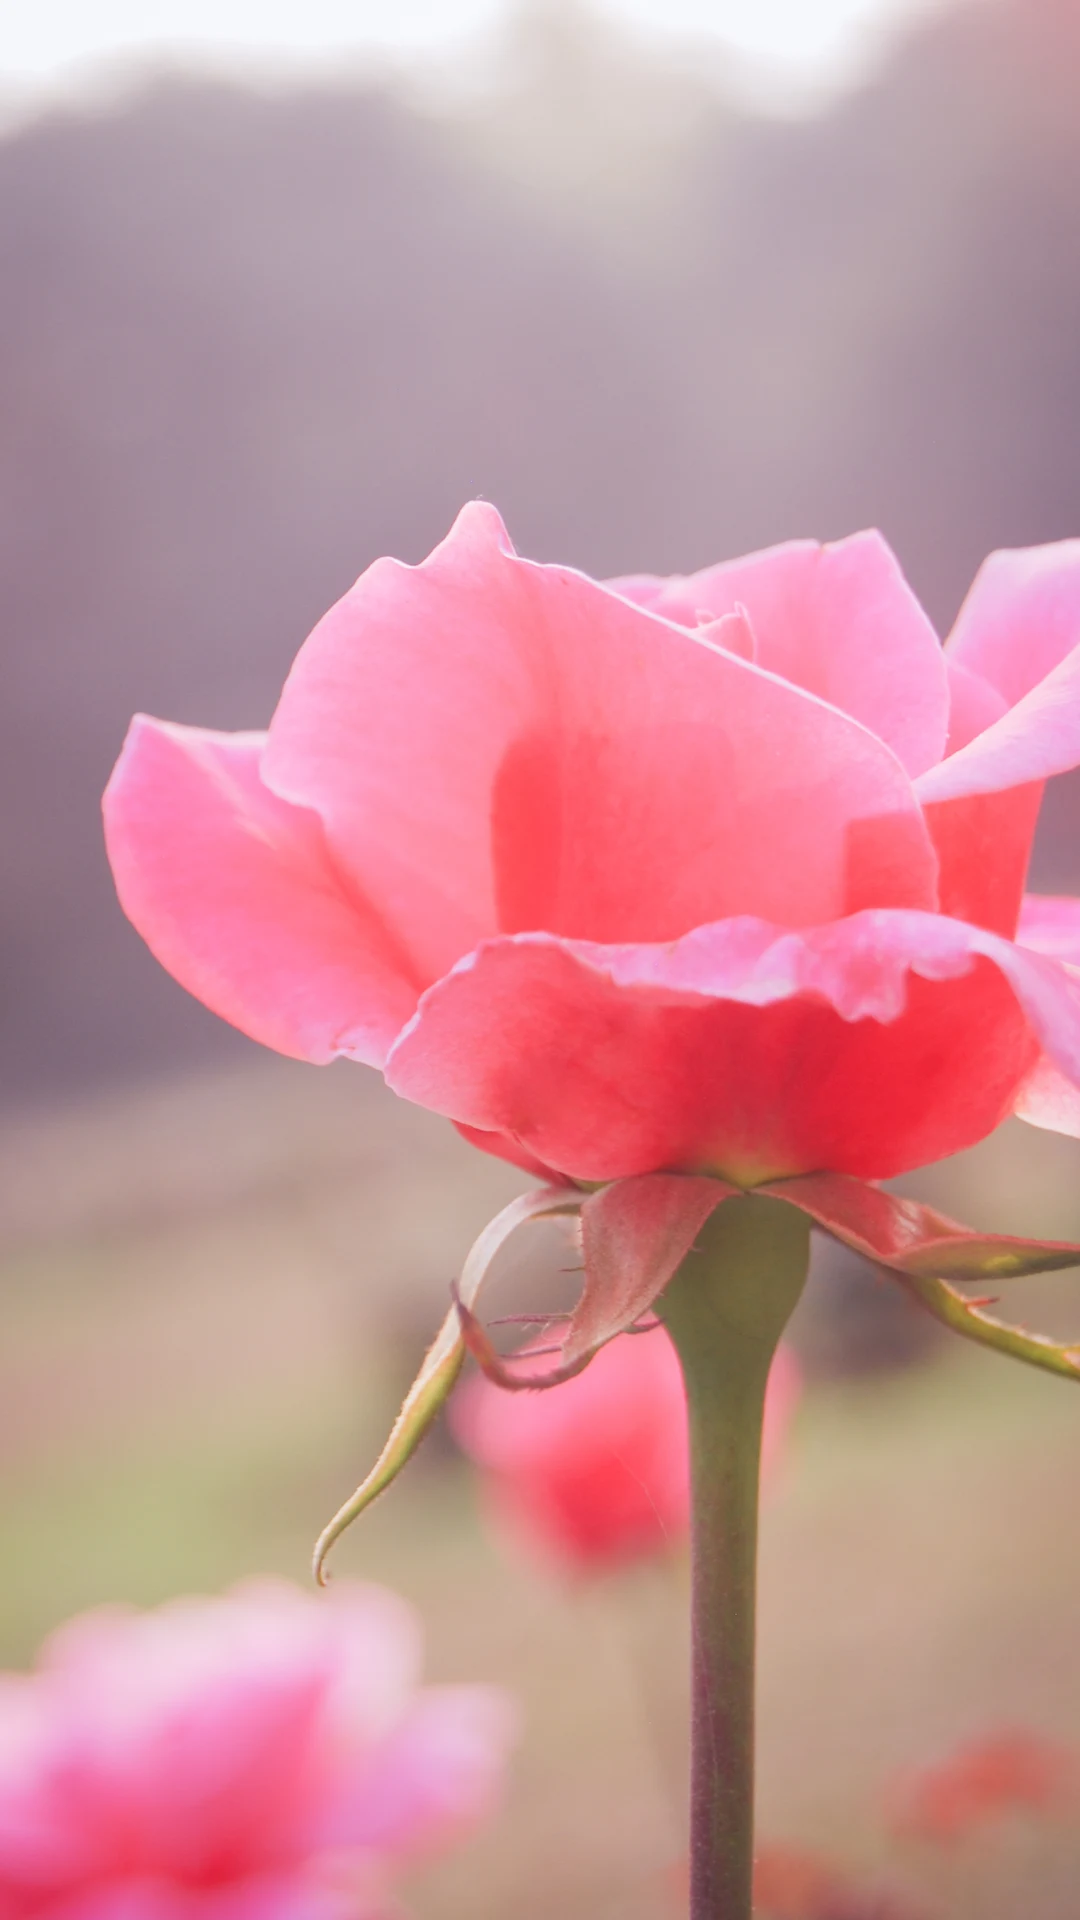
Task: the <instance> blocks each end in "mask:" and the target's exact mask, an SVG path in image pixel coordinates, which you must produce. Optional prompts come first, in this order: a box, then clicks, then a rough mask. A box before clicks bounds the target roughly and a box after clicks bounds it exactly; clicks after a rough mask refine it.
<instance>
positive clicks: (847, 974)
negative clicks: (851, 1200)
mask: <svg viewBox="0 0 1080 1920" xmlns="http://www.w3.org/2000/svg"><path fill="white" fill-rule="evenodd" d="M1039 1046H1041V1047H1042V1048H1044V1049H1045V1050H1047V1051H1049V1052H1050V1053H1051V1054H1052V1055H1053V1057H1054V1058H1055V1059H1056V1061H1057V1062H1058V1064H1059V1065H1060V1066H1061V1067H1062V1069H1063V1070H1064V1071H1065V1072H1067V1073H1068V1074H1069V1075H1070V1076H1071V1077H1073V1078H1074V1079H1076V1080H1077V1081H1080V984H1078V983H1077V982H1075V981H1074V980H1073V979H1072V978H1071V977H1070V975H1069V974H1068V972H1067V971H1066V969H1065V968H1063V967H1062V966H1061V965H1060V964H1059V963H1057V962H1055V961H1053V960H1050V959H1047V958H1044V957H1042V956H1041V955H1036V954H1034V953H1030V952H1027V951H1025V950H1024V949H1022V948H1020V947H1016V946H1013V945H1012V944H1011V943H1010V942H1008V941H1006V940H1002V939H1000V938H998V937H997V936H995V935H994V934H992V933H988V932H986V931H984V930H982V929H979V928H976V927H971V926H966V925H963V924H961V923H960V922H957V921H954V920H948V919H945V918H943V917H940V916H935V915H929V914H919V913H903V912H876V913H865V914H860V915H856V916H854V917H852V918H851V919H848V920H845V921H843V922H840V923H837V924H835V925H832V926H827V927H820V928H815V929H812V930H810V931H808V932H805V933H784V932H781V931H779V930H778V929H777V928H775V927H770V926H766V925H764V924H763V923H761V922H759V921H747V920H736V921H729V922H725V923H722V924H720V925H718V926H713V927H705V928H701V929H698V930H697V931H696V932H695V933H693V934H691V935H689V936H687V938H686V939H684V940H681V941H678V942H675V943H673V944H671V945H669V946H638V947H618V948H603V947H597V946H593V945H589V944H588V943H585V942H569V941H558V940H555V939H553V938H551V937H550V936H545V935H531V936H529V935H522V936H520V937H518V938H517V939H503V940H497V941H492V942H490V943H488V944H487V945H486V946H484V947H483V948H482V949H480V951H479V952H477V953H476V954H475V955H473V956H471V957H470V958H469V960H468V961H466V962H463V963H462V964H461V965H460V966H459V967H458V968H456V969H455V970H454V972H453V973H452V974H451V975H450V976H448V977H447V978H446V979H445V980H443V981H441V982H440V983H439V984H438V985H437V986H436V987H435V988H433V989H432V990H431V991H430V992H429V993H428V994H427V995H425V997H424V999H423V1000H422V1002H421V1005H420V1008H419V1011H418V1013H417V1016H416V1018H415V1020H414V1021H413V1022H412V1023H411V1024H410V1026H409V1027H408V1028H407V1029H406V1031H405V1033H404V1034H403V1035H402V1037H401V1039H400V1040H399V1041H398V1042H397V1044H396V1046H395V1047H394V1050H393V1052H392V1053H391V1055H390V1057H389V1060H388V1062H387V1068H386V1072H387V1079H388V1080H389V1082H390V1084H391V1085H392V1086H393V1087H394V1088H396V1090H397V1091H398V1092H400V1093H402V1094H404V1095H405V1096H406V1097H407V1098H410V1099H414V1100H417V1101H419V1102H420V1103H421V1104H423V1105H426V1106H430V1107H434V1108H435V1109H436V1110H437V1111H440V1112H444V1113H448V1114H450V1115H452V1117H453V1118H454V1119H456V1120H458V1121H464V1122H465V1123H466V1124H468V1125H472V1126H479V1127H482V1128H486V1129H491V1130H493V1131H505V1132H508V1133H510V1134H512V1135H513V1136H514V1137H515V1138H516V1139H517V1140H519V1141H521V1142H522V1144H523V1145H524V1146H525V1147H526V1148H527V1149H528V1150H529V1151H530V1152H532V1153H535V1154H536V1155H537V1156H538V1158H539V1159H541V1160H542V1161H543V1162H544V1163H545V1164H546V1165H549V1166H554V1167H558V1168H559V1169H560V1170H561V1171H562V1172H563V1173H565V1174H567V1175H570V1176H572V1177H574V1178H579V1179H589V1180H593V1179H595V1180H608V1179H614V1178H616V1177H618V1176H623V1175H627V1174H631V1173H639V1172H646V1171H651V1170H655V1169H657V1168H662V1167H666V1168H682V1169H690V1170H703V1169H711V1170H714V1171H719V1172H722V1173H725V1174H728V1175H729V1176H730V1177H732V1178H733V1179H735V1180H737V1181H741V1182H748V1181H760V1180H764V1179H767V1178H770V1177H777V1176H779V1175H781V1174H790V1173H796V1172H804V1171H812V1170H814V1169H817V1168H821V1167H829V1168H832V1169H833V1170H835V1171H840V1172H845V1171H846V1172H850V1173H854V1174H858V1175H861V1176H863V1177H871V1178H874V1177H884V1176H885V1175H888V1174H892V1173H897V1172H900V1171H903V1170H904V1169H905V1168H910V1167H912V1166H916V1165H919V1164H921V1163H922V1162H924V1161H927V1160H932V1159H936V1158H939V1157H941V1156H943V1155H945V1154H947V1153H952V1152H955V1151H957V1150H958V1149H959V1148H960V1147H962V1146H966V1145H970V1144H972V1143H973V1142H974V1141H975V1140H978V1139H980V1138H982V1137H983V1136H984V1135H985V1134H986V1133H988V1132H989V1131H990V1130H991V1128H992V1127H993V1126H995V1125H996V1124H997V1122H998V1121H999V1120H1000V1119H1002V1118H1003V1117H1004V1116H1005V1114H1006V1113H1007V1112H1008V1111H1009V1109H1010V1107H1011V1104H1012V1100H1013V1097H1014V1095H1015V1094H1016V1091H1017V1088H1018V1087H1019V1085H1020V1082H1021V1081H1022V1079H1023V1077H1024V1075H1025V1074H1026V1073H1027V1071H1028V1070H1029V1068H1030V1067H1031V1066H1032V1064H1033V1062H1034V1058H1035V1055H1036V1052H1037V1050H1038V1048H1039Z"/></svg>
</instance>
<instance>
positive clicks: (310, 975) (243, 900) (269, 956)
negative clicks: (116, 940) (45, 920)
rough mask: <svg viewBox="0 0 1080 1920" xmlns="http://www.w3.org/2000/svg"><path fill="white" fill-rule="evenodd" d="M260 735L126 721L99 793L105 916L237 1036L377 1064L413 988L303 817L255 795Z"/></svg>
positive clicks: (266, 795)
mask: <svg viewBox="0 0 1080 1920" xmlns="http://www.w3.org/2000/svg"><path fill="white" fill-rule="evenodd" d="M264 739H265V736H263V735H261V734H220V733H209V732H206V731H204V730H202V729H201V728H196V727H178V726H172V725H168V724H166V723H165V722H162V721H156V720H149V719H146V718H144V717H140V718H139V719H137V720H135V721H134V722H133V723H132V727H131V730H130V732H129V734H128V738H127V743H126V745H125V748H124V751H123V753H122V755H121V757H120V760H119V762H118V764H117V767H116V770H115V772H114V773H113V777H112V779H111V781H110V783H109V787H108V790H107V792H106V795H105V829H106V838H107V842H108V849H109V858H110V861H111V862H112V868H113V873H114V876H115V879H116V886H117V891H118V893H119V895H120V902H121V905H122V906H123V908H124V911H125V913H126V914H127V915H128V918H129V919H130V920H131V921H133V923H134V925H135V926H136V927H137V928H138V930H139V932H140V933H141V934H142V936H143V939H144V940H145V941H146V943H147V945H148V946H149V947H150V949H151V951H152V952H153V953H154V954H156V956H157V958H158V959H159V960H160V961H161V962H162V964H163V966H166V967H167V968H168V969H169V971H170V973H172V974H173V975H174V976H175V977H176V979H177V980H179V981H180V983H181V985H182V986H185V987H187V989H188V990H189V992H191V993H194V994H196V995H197V996H198V998H199V999H200V1000H202V1001H204V1002H205V1003H206V1005H207V1006H208V1007H210V1008H212V1009H213V1011H214V1012H215V1013H219V1014H221V1015H222V1017H223V1018H224V1019H226V1020H231V1021H232V1022H233V1024H234V1025H235V1026H238V1027H240V1028H241V1029H242V1031H243V1032H244V1033H247V1034H250V1035H251V1037H252V1039H254V1040H260V1041H262V1042H263V1044H264V1045H266V1046H269V1047H276V1048H277V1050H278V1052H279V1053H287V1054H292V1055H294V1056H296V1057H297V1058H299V1059H303V1060H316V1061H326V1060H330V1059H332V1058H333V1057H334V1055H335V1054H348V1055H350V1056H351V1057H352V1058H354V1059H358V1060H365V1061H368V1062H370V1063H372V1064H375V1065H378V1064H381V1062H382V1060H383V1058H384V1056H385V1054H386V1050H387V1048H388V1047H389V1045H390V1043H391V1041H392V1040H393V1038H394V1036H395V1034H396V1033H397V1032H398V1031H399V1029H400V1028H401V1027H402V1026H403V1025H404V1023H405V1021H406V1020H408V1018H409V1016H410V1015H411V1013H412V1011H413V1009H414V1008H415V1006H416V1000H417V994H418V986H417V983H416V981H415V980H414V979H413V978H412V977H411V976H410V974H409V972H408V967H407V964H406V963H405V961H404V960H403V958H402V955H401V953H400V951H398V950H397V949H396V948H395V946H394V943H393V942H392V940H391V939H390V937H389V936H388V934H387V932H386V929H385V927H384V925H383V924H382V922H381V921H380V919H379V917H378V915H377V914H376V913H375V911H374V910H373V908H372V907H371V905H370V904H369V902H368V901H366V900H365V899H364V897H363V895H362V894H361V893H360V892H359V890H358V889H357V888H356V886H355V884H354V883H352V882H350V881H349V880H348V879H347V878H346V877H345V876H344V875H343V874H342V873H341V871H340V870H339V869H338V868H337V867H336V866H335V864H334V861H333V860H332V858H331V856H330V853H329V851H328V848H327V845H326V840H325V836H324V833H323V830H322V826H321V824H320V822H319V820H318V818H317V816H316V815H315V814H313V813H311V812H309V811H307V810H305V809H302V808H298V807H294V806H289V805H288V804H286V802H285V801H283V800H281V799H279V798H278V796H277V795H276V794H273V793H271V792H270V791H269V790H268V789H267V788H266V787H265V786H264V785H263V783H262V780H261V778H260V759H261V755H262V751H263V746H264Z"/></svg>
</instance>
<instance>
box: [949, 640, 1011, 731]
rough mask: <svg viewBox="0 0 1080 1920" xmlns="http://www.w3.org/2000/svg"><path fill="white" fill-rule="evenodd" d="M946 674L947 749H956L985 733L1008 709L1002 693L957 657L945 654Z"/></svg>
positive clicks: (1007, 703)
mask: <svg viewBox="0 0 1080 1920" xmlns="http://www.w3.org/2000/svg"><path fill="white" fill-rule="evenodd" d="M945 669H946V672H947V673H948V676H949V739H948V744H947V746H946V749H945V750H946V753H958V752H959V751H960V748H961V747H966V746H967V745H968V742H969V741H971V740H974V739H975V737H976V735H977V734H980V733H985V731H986V729H987V727H990V726H993V724H994V721H995V720H1000V719H1001V716H1002V714H1003V713H1007V712H1008V710H1009V702H1008V701H1007V700H1006V698H1005V696H1004V694H1002V693H999V692H998V690H997V688H996V687H993V686H991V684H990V682H989V680H984V679H983V677H982V675H981V674H979V673H973V672H972V671H971V670H970V669H969V668H967V667H964V666H961V664H960V661H959V660H954V659H952V658H950V656H949V655H948V654H946V656H945Z"/></svg>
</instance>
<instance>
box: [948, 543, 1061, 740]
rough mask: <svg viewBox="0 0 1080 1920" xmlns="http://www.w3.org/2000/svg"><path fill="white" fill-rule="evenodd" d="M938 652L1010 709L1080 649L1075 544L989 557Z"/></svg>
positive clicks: (1007, 549)
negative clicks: (977, 678) (944, 653)
mask: <svg viewBox="0 0 1080 1920" xmlns="http://www.w3.org/2000/svg"><path fill="white" fill-rule="evenodd" d="M946 646H947V650H948V659H949V661H950V663H953V662H955V664H956V665H958V666H960V667H962V668H964V669H966V671H967V672H969V673H976V674H978V675H980V677H981V678H982V679H983V680H984V681H988V682H989V684H990V685H991V686H992V687H996V688H997V690H998V692H999V693H1000V694H1001V696H1002V698H1003V699H1004V701H1005V704H1006V706H1009V707H1014V706H1015V705H1016V703H1017V701H1018V700H1022V699H1023V697H1024V695H1025V694H1026V693H1030V692H1031V690H1032V688H1033V687H1036V686H1037V685H1038V683H1039V681H1040V680H1045V678H1046V676H1047V674H1048V673H1050V672H1052V671H1053V669H1054V668H1055V667H1057V666H1059V665H1060V664H1061V662H1062V661H1063V660H1064V659H1065V658H1066V656H1067V655H1068V654H1070V653H1071V652H1072V650H1073V648H1074V647H1076V646H1080V540H1058V541H1055V542H1054V543H1053V544H1051V545H1050V546H1045V547H1019V548H1013V549H1009V548H1005V549H1003V550H1002V551H1001V552H999V553H992V554H991V555H990V556H989V558H988V559H987V560H984V561H983V564H982V566H981V567H980V568H979V571H978V573H977V574H976V575H975V579H974V580H973V582H972V585H971V588H970V591H969V593H968V596H967V599H966V600H965V601H964V604H963V606H962V607H961V609H960V612H959V614H958V615H957V618H956V625H955V626H954V628H953V630H952V632H951V634H950V635H949V638H948V641H947V642H946Z"/></svg>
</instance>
